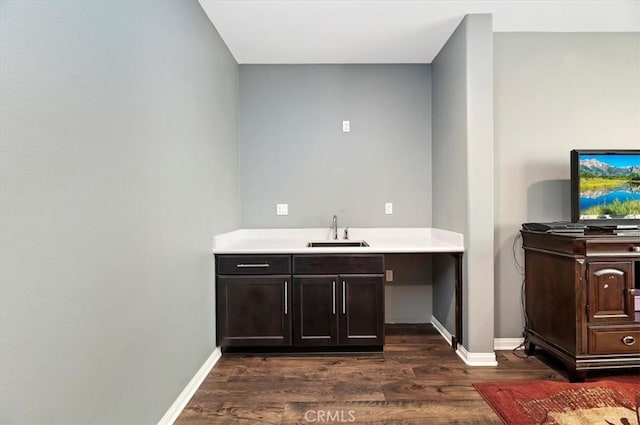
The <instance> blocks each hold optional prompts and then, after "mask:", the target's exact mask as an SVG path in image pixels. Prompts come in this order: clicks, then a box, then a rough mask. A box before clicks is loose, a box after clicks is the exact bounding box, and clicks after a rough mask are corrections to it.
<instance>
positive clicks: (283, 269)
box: [216, 255, 291, 275]
mask: <svg viewBox="0 0 640 425" xmlns="http://www.w3.org/2000/svg"><path fill="white" fill-rule="evenodd" d="M216 270H217V273H218V274H225V275H229V274H244V275H247V274H291V256H289V255H219V256H218V257H217V269H216Z"/></svg>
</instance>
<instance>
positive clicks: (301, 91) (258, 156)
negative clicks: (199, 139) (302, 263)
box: [239, 65, 431, 228]
mask: <svg viewBox="0 0 640 425" xmlns="http://www.w3.org/2000/svg"><path fill="white" fill-rule="evenodd" d="M343 120H349V121H350V123H351V132H349V133H343V132H342V121H343ZM239 134H240V147H239V149H240V175H241V185H240V195H241V202H242V227H244V228H259V227H327V228H328V227H329V226H330V225H331V217H332V215H333V214H338V217H339V224H340V226H341V227H342V226H350V227H373V226H377V227H389V226H391V227H396V226H399V227H410V226H430V225H431V69H430V66H429V65H241V66H240V129H239ZM385 202H393V207H394V211H393V215H385V213H384V204H385ZM276 203H288V204H289V215H288V216H276V213H275V212H276Z"/></svg>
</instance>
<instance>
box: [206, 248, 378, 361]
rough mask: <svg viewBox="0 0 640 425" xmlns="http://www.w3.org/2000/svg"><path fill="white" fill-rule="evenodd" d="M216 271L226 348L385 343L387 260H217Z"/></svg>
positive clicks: (221, 333)
mask: <svg viewBox="0 0 640 425" xmlns="http://www.w3.org/2000/svg"><path fill="white" fill-rule="evenodd" d="M216 265H217V283H216V284H217V308H218V311H217V318H218V326H217V330H218V344H219V345H221V346H222V347H226V346H229V347H243V346H244V347H271V346H289V345H293V347H294V349H295V347H326V348H329V347H341V346H382V345H383V344H384V280H383V271H384V256H383V255H382V254H367V255H365V254H323V255H306V254H300V255H293V256H290V255H274V256H257V255H248V256H247V255H218V256H216ZM292 274H293V276H292Z"/></svg>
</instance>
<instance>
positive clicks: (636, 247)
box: [632, 246, 640, 252]
mask: <svg viewBox="0 0 640 425" xmlns="http://www.w3.org/2000/svg"><path fill="white" fill-rule="evenodd" d="M632 250H633V252H640V246H634V247H633V248H632Z"/></svg>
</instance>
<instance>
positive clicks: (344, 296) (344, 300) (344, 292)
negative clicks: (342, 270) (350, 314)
mask: <svg viewBox="0 0 640 425" xmlns="http://www.w3.org/2000/svg"><path fill="white" fill-rule="evenodd" d="M346 313H347V290H346V288H345V283H344V280H343V281H342V314H346Z"/></svg>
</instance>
